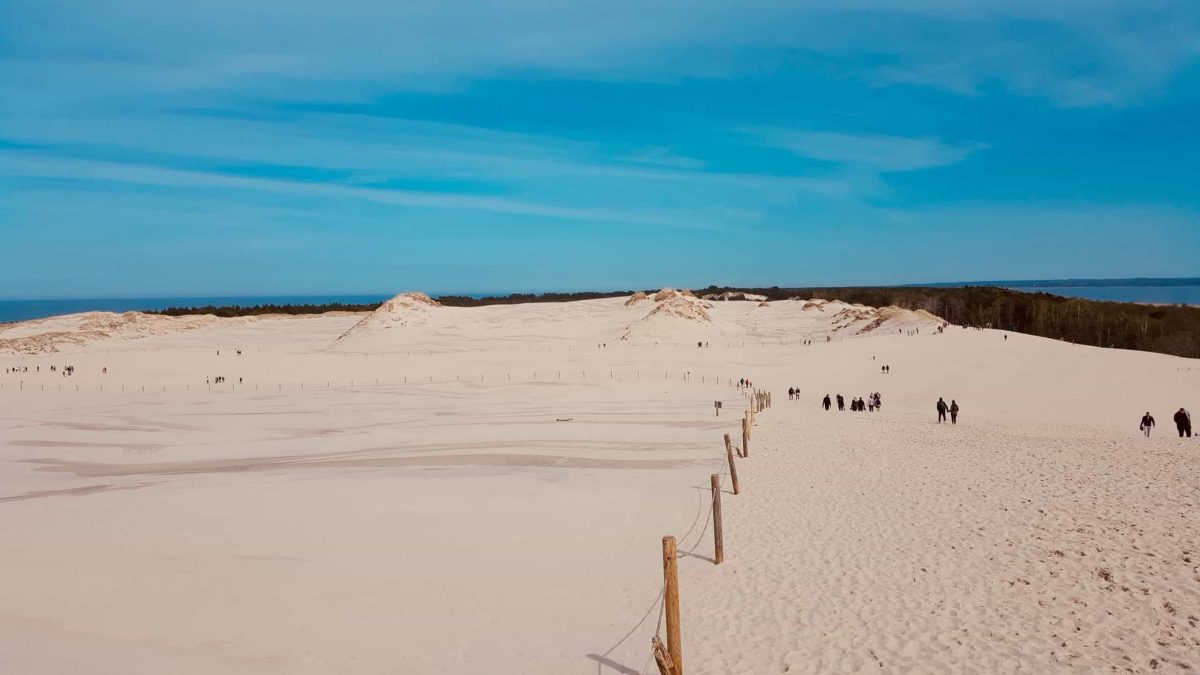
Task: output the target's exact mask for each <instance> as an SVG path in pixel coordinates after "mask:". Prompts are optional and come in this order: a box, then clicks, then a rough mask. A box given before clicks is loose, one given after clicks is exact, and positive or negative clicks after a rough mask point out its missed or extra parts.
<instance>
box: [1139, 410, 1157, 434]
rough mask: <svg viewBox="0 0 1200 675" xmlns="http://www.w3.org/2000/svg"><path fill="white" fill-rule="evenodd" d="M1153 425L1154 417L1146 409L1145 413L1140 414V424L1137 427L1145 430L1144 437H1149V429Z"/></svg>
mask: <svg viewBox="0 0 1200 675" xmlns="http://www.w3.org/2000/svg"><path fill="white" fill-rule="evenodd" d="M1153 426H1154V418H1153V417H1152V416H1151V415H1150V411H1149V410H1147V411H1146V414H1145V415H1142V425H1141V426H1139V427H1138V428H1139V429H1141V430H1142V431H1144V432H1146V438H1150V429H1151V428H1152V427H1153Z"/></svg>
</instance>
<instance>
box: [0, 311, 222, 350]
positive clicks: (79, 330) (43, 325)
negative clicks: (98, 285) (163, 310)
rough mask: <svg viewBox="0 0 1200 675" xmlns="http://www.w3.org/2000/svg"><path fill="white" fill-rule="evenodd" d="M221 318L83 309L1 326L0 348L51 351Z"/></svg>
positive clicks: (170, 330)
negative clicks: (85, 310)
mask: <svg viewBox="0 0 1200 675" xmlns="http://www.w3.org/2000/svg"><path fill="white" fill-rule="evenodd" d="M217 321H220V319H218V318H217V317H215V316H213V315H211V314H204V315H192V316H162V315H159V314H143V313H141V312H125V313H123V314H115V313H113V312H82V313H79V314H66V315H63V316H54V317H50V318H47V319H37V320H34V321H25V322H22V323H17V324H13V325H11V326H8V327H6V328H4V329H3V330H0V351H4V352H11V353H16V354H48V353H54V352H57V351H59V350H60V348H63V347H68V346H83V345H87V344H90V343H92V342H95V341H97V340H105V339H112V338H123V339H131V340H132V339H138V338H143V337H149V336H152V335H166V334H169V333H175V332H179V331H188V330H195V329H197V328H202V327H204V326H209V325H211V324H213V323H215V322H217Z"/></svg>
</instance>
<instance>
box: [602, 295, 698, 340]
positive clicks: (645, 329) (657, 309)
mask: <svg viewBox="0 0 1200 675" xmlns="http://www.w3.org/2000/svg"><path fill="white" fill-rule="evenodd" d="M650 300H652V301H653V302H654V307H652V308H651V309H650V311H649V312H647V313H646V315H645V316H643V317H642V318H641V319H638V320H637V321H635V322H633V323H631V324H629V325H628V326H626V327H625V331H624V333H623V334H622V335H621V339H622V340H628V339H631V338H634V337H645V336H651V335H653V336H660V337H679V336H680V335H682V334H689V336H690V331H689V328H694V327H697V326H704V325H711V324H712V317H711V316H709V313H708V310H710V309H712V304H710V303H708V302H705V301H704V300H701V299H700V298H698V297H696V296H695V294H693V293H692V292H691V291H679V290H675V289H673V288H664V289H662V290H661V291H659V292H657V293H655V294H654V295H653V296H651V297H650ZM625 304H626V306H629V305H630V304H631V303H630V302H628V301H627V302H626V303H625ZM689 339H690V337H689Z"/></svg>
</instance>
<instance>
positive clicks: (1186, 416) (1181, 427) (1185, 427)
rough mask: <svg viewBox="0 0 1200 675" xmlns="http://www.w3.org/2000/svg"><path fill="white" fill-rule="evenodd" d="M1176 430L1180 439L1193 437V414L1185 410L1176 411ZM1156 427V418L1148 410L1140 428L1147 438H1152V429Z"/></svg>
mask: <svg viewBox="0 0 1200 675" xmlns="http://www.w3.org/2000/svg"><path fill="white" fill-rule="evenodd" d="M1173 419H1174V421H1175V430H1176V431H1178V432H1179V437H1180V438H1183V437H1184V436H1186V437H1188V438H1191V437H1192V413H1190V412H1188V411H1187V410H1186V409H1184V408H1180V409H1179V410H1177V411H1175V416H1174V418H1173ZM1153 427H1154V416H1153V415H1151V414H1150V411H1149V410H1147V411H1146V414H1145V415H1142V423H1141V425H1140V426H1139V427H1138V429H1140V430H1141V431H1142V433H1144V434H1146V438H1150V429H1152V428H1153Z"/></svg>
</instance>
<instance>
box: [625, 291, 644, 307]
mask: <svg viewBox="0 0 1200 675" xmlns="http://www.w3.org/2000/svg"><path fill="white" fill-rule="evenodd" d="M649 298H650V296H648V295H646V294H645V293H643V292H642V291H638V292H637V293H634V294H633V295H631V296H629V299H628V300H626V301H625V306H626V307H633V306H634V305H636V304H638V303H639V302H641V301H643V300H647V299H649Z"/></svg>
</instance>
